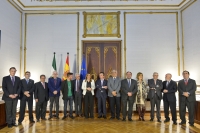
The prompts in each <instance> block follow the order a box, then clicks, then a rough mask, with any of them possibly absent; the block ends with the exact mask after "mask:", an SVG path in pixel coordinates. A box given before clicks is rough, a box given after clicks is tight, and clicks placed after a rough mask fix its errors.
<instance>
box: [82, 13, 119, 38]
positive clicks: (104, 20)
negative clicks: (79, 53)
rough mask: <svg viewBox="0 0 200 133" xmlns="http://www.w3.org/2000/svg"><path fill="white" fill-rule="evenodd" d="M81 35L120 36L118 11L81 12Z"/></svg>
mask: <svg viewBox="0 0 200 133" xmlns="http://www.w3.org/2000/svg"><path fill="white" fill-rule="evenodd" d="M83 16H84V34H83V37H84V38H86V37H118V38H120V37H121V35H120V12H83Z"/></svg>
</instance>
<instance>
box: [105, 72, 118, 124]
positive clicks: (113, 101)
mask: <svg viewBox="0 0 200 133" xmlns="http://www.w3.org/2000/svg"><path fill="white" fill-rule="evenodd" d="M107 85H108V97H109V101H110V111H111V117H110V119H111V120H112V119H114V118H115V106H116V118H117V119H118V120H120V88H121V79H120V78H119V77H117V71H116V70H112V77H110V78H109V79H108V84H107Z"/></svg>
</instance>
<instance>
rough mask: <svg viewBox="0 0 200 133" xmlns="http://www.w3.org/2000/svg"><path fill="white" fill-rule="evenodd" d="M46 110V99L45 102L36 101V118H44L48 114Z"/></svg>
mask: <svg viewBox="0 0 200 133" xmlns="http://www.w3.org/2000/svg"><path fill="white" fill-rule="evenodd" d="M46 110H47V101H46V100H44V101H43V102H40V101H38V102H37V103H36V119H37V120H39V119H40V118H41V119H44V118H45V116H46Z"/></svg>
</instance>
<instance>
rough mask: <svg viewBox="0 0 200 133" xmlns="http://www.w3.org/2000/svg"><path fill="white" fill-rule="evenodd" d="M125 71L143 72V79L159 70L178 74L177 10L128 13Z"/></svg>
mask: <svg viewBox="0 0 200 133" xmlns="http://www.w3.org/2000/svg"><path fill="white" fill-rule="evenodd" d="M126 18H127V20H126V21H127V26H126V30H127V33H126V34H127V43H126V45H127V59H126V60H127V64H126V65H127V70H128V71H132V72H133V76H134V78H135V77H136V74H137V72H142V73H143V74H144V78H145V80H147V79H150V78H152V75H153V72H158V73H159V78H160V79H162V80H164V79H165V78H164V76H165V74H166V73H171V74H172V75H173V77H176V76H178V63H177V62H178V58H177V37H176V35H177V31H176V13H173V14H171V13H170V14H162V13H159V14H154V13H153V14H127V17H126Z"/></svg>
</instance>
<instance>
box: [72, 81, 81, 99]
mask: <svg viewBox="0 0 200 133" xmlns="http://www.w3.org/2000/svg"><path fill="white" fill-rule="evenodd" d="M82 83H83V80H81V79H80V80H79V91H80V92H79V94H80V95H81V96H82V95H83V90H82V88H81V87H82ZM73 86H74V89H73V90H74V95H75V94H76V79H75V80H73Z"/></svg>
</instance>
